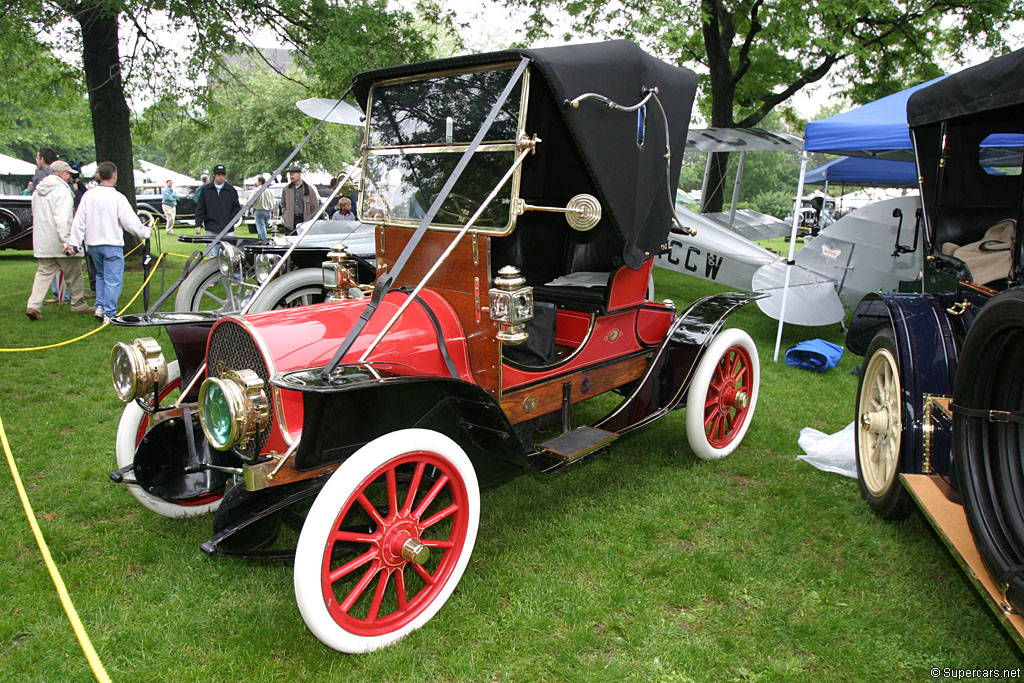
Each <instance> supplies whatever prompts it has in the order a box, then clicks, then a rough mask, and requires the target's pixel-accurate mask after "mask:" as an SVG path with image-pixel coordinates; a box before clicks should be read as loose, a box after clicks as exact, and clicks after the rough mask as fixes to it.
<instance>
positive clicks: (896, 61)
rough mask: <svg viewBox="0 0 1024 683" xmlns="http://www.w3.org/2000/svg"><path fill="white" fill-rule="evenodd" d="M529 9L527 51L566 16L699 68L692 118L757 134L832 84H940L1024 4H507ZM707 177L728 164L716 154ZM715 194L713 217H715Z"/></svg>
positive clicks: (856, 94)
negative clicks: (786, 106)
mask: <svg viewBox="0 0 1024 683" xmlns="http://www.w3.org/2000/svg"><path fill="white" fill-rule="evenodd" d="M505 2H506V4H508V5H510V6H520V7H522V6H525V7H529V8H530V9H532V16H531V20H532V21H531V22H530V23H529V28H528V30H527V33H526V38H527V39H528V40H533V39H535V38H537V37H539V36H541V35H547V34H548V32H549V31H550V29H551V27H552V23H551V22H550V21H549V20H548V18H547V16H548V14H550V13H552V10H562V11H564V12H565V13H566V14H568V16H569V17H570V18H571V29H572V32H573V33H575V34H577V35H590V36H593V35H600V36H617V37H625V38H631V39H633V40H636V41H637V42H638V43H640V44H643V45H646V46H648V47H649V48H650V49H651V50H652V51H653V52H655V53H656V54H659V55H661V56H662V57H664V58H666V59H668V60H669V61H673V62H675V63H677V64H680V65H689V66H695V67H697V70H698V71H699V72H700V79H701V85H702V95H701V99H700V109H701V112H702V113H703V114H704V116H705V117H706V118H707V120H708V121H709V122H710V125H711V126H716V127H723V128H732V127H750V126H755V125H757V124H758V123H760V122H761V121H762V119H764V117H765V116H766V115H767V114H768V113H769V112H771V111H773V110H774V109H775V108H776V107H778V106H779V105H782V104H783V103H784V102H786V101H787V100H788V99H789V98H790V97H791V96H792V95H793V94H794V93H796V92H798V91H799V90H801V89H802V88H804V87H805V86H807V85H809V84H811V83H816V82H818V81H821V80H822V79H823V78H826V77H831V78H832V79H833V82H834V83H840V82H841V83H844V84H847V95H848V96H849V98H850V99H851V101H853V102H858V103H859V102H866V101H870V100H873V99H876V98H877V97H880V96H882V95H886V94H889V93H891V92H895V91H896V90H899V89H901V88H904V87H906V86H907V85H909V84H912V83H916V82H920V81H922V80H925V79H926V78H932V77H935V76H937V75H939V73H940V70H939V68H938V67H937V66H936V64H937V61H938V60H940V59H951V60H954V61H959V62H962V61H963V57H964V51H965V50H966V49H968V48H981V49H983V50H984V51H986V52H988V53H990V54H991V53H999V52H1003V51H1005V50H1006V49H1007V48H1006V44H1005V42H1004V41H1003V39H1002V37H1001V31H1003V30H1004V29H1006V28H1008V27H1009V25H1010V23H1011V22H1013V21H1015V20H1018V19H1021V18H1022V17H1024V3H1022V0H915V1H913V2H904V1H894V0H858V1H857V2H854V3H851V2H850V1H849V0H817V1H816V2H814V3H810V4H809V3H806V2H797V1H795V0H615V1H614V2H609V1H608V0H505ZM716 156H718V157H719V158H717V159H716V160H715V161H714V163H713V164H712V181H713V182H712V184H713V185H715V186H721V183H718V182H716V181H717V178H716V177H715V176H721V175H722V174H723V173H724V172H725V164H726V160H725V159H724V158H721V157H722V156H723V155H716ZM721 201H722V195H721V193H716V195H715V196H714V198H713V201H712V202H711V204H710V206H711V207H712V208H713V209H714V210H718V208H720V207H721Z"/></svg>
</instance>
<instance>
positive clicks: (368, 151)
mask: <svg viewBox="0 0 1024 683" xmlns="http://www.w3.org/2000/svg"><path fill="white" fill-rule="evenodd" d="M518 65H519V62H502V63H499V64H491V65H481V66H476V67H468V68H460V69H447V70H443V71H434V72H431V73H427V74H416V75H414V76H403V77H401V78H393V79H389V80H384V81H378V82H377V83H374V84H373V86H371V87H370V92H369V94H368V95H367V105H366V123H365V125H364V127H363V144H362V147H361V152H360V161H359V166H360V170H361V171H362V173H361V174H360V178H359V196H360V207H359V209H360V212H359V215H360V216H362V217H363V218H362V220H363V222H365V223H370V224H373V225H378V226H383V225H384V224H385V223H386V224H387V225H389V226H395V227H413V228H415V227H417V226H418V225H419V222H418V221H412V220H402V219H396V218H393V217H391V216H385V217H384V218H381V219H371V218H369V216H368V212H366V211H364V206H363V205H362V204H363V201H364V198H366V197H367V192H366V179H367V178H368V177H369V174H368V173H367V167H366V165H367V161H368V160H369V158H370V157H371V156H384V155H385V154H402V153H404V151H403V150H414V151H417V152H422V151H423V150H424V149H427V150H430V149H434V150H436V152H435V153H439V154H440V153H446V152H447V153H454V152H456V151H462V152H464V151H465V150H466V149H467V148H468V147H469V144H463V143H460V144H458V145H424V146H420V145H405V146H403V147H371V146H370V122H371V120H372V119H373V103H374V93H375V92H376V89H377V87H378V86H387V85H395V84H400V83H412V82H414V81H423V80H427V79H429V78H438V77H442V76H451V75H456V74H469V73H479V72H481V71H514V70H515V68H516V67H517V66H518ZM530 73H531V69H530V67H529V66H527V67H526V69H525V70H524V71H523V74H522V76H521V77H520V84H519V86H520V90H519V93H520V95H519V120H518V122H517V125H516V129H517V130H519V131H520V135H519V138H518V139H517V140H516V141H513V142H511V143H509V142H507V141H491V142H486V141H485V142H482V143H481V144H480V146H479V147H478V148H477V151H478V152H479V151H485V152H486V151H498V152H501V151H506V149H508V150H511V151H513V152H515V151H516V149H517V147H518V145H519V144H521V143H520V140H521V139H522V136H523V135H524V134H525V133H523V132H522V131H525V130H526V115H527V111H528V104H529V99H530ZM538 141H539V140H538ZM428 153H430V152H428ZM521 175H522V166H518V167H517V168H516V169H515V171H514V173H513V175H512V178H511V181H510V191H511V194H510V200H511V201H510V204H509V217H508V222H507V223H506V224H505V225H504V226H503V227H500V228H499V227H491V228H488V227H481V228H476V227H474V228H472V229H471V233H472V234H482V235H494V236H496V237H504V236H506V235H510V234H512V231H513V230H515V228H516V222H517V218H518V217H517V216H516V215H515V213H514V212H513V211H512V205H513V204H514V203H515V201H516V199H517V198H518V197H519V189H520V185H521ZM463 227H464V226H462V225H455V224H452V223H431V224H430V228H431V229H432V230H438V231H441V232H458V231H460V230H462V228H463ZM381 246H382V253H383V241H382V242H381Z"/></svg>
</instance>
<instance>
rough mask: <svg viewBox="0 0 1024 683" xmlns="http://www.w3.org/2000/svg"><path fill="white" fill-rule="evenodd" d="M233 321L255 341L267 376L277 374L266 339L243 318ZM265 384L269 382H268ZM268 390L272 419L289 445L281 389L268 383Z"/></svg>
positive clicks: (289, 434) (290, 441) (292, 440)
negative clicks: (271, 402)
mask: <svg viewBox="0 0 1024 683" xmlns="http://www.w3.org/2000/svg"><path fill="white" fill-rule="evenodd" d="M232 320H234V321H235V322H237V323H238V324H240V325H241V326H242V327H244V328H245V329H246V331H247V332H248V333H249V336H250V337H252V340H253V341H254V342H256V346H257V347H258V348H259V350H260V353H261V354H262V355H263V362H264V363H265V364H266V366H267V376H268V377H273V376H274V375H276V374H277V365H276V364H275V363H274V356H273V354H271V353H270V347H268V346H267V343H266V341H265V340H264V339H263V335H261V334H259V333H258V331H257V330H256V327H255V326H253V325H252V324H251V323H250V322H249V321H248V320H246V319H245V318H232ZM267 384H270V383H269V382H268V383H267ZM270 391H271V393H272V394H273V397H274V421H275V422H276V423H277V424H278V426H279V427H280V430H279V431H280V432H281V436H282V438H283V439H284V442H285V444H287V445H288V446H289V447H290V446H291V445H292V443H294V441H295V440H294V439H293V438H292V435H291V433H290V432H289V431H288V421H287V420H286V419H285V417H284V406H283V405H282V404H283V401H282V400H281V389H280V387H277V386H274V385H273V384H270Z"/></svg>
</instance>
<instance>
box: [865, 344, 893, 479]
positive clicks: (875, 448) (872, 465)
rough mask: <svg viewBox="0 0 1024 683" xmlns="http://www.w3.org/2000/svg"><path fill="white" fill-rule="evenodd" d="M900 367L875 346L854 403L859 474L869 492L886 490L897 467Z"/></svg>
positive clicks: (886, 351)
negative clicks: (858, 394) (856, 417)
mask: <svg viewBox="0 0 1024 683" xmlns="http://www.w3.org/2000/svg"><path fill="white" fill-rule="evenodd" d="M900 394H901V391H900V380H899V368H898V366H897V365H896V359H895V358H893V355H892V353H891V352H890V351H889V350H888V349H885V348H880V349H878V350H877V351H876V352H875V353H874V354H873V355H872V356H871V359H870V360H869V361H868V364H867V367H866V368H865V370H864V383H863V385H862V388H861V395H860V403H859V405H858V406H857V415H858V421H859V425H858V429H857V445H858V449H857V456H858V458H859V459H860V469H861V476H862V478H863V480H864V485H865V486H866V487H867V489H868V491H869V492H870V493H871V495H873V496H875V497H880V496H882V495H884V494H885V493H886V491H888V490H889V487H891V486H892V483H893V482H894V481H895V480H896V473H897V472H898V470H899V457H900V430H901V429H902V425H903V409H902V397H901V395H900Z"/></svg>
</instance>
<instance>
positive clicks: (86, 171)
mask: <svg viewBox="0 0 1024 683" xmlns="http://www.w3.org/2000/svg"><path fill="white" fill-rule="evenodd" d="M96 165H97V164H96V162H95V161H94V162H92V163H91V164H84V165H83V166H82V179H83V180H85V181H86V182H88V181H89V180H91V179H92V175H93V173H95V172H96ZM132 171H133V173H134V175H135V184H136V185H141V184H142V183H144V182H146V174H145V173H143V172H142V171H140V170H138V169H132Z"/></svg>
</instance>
